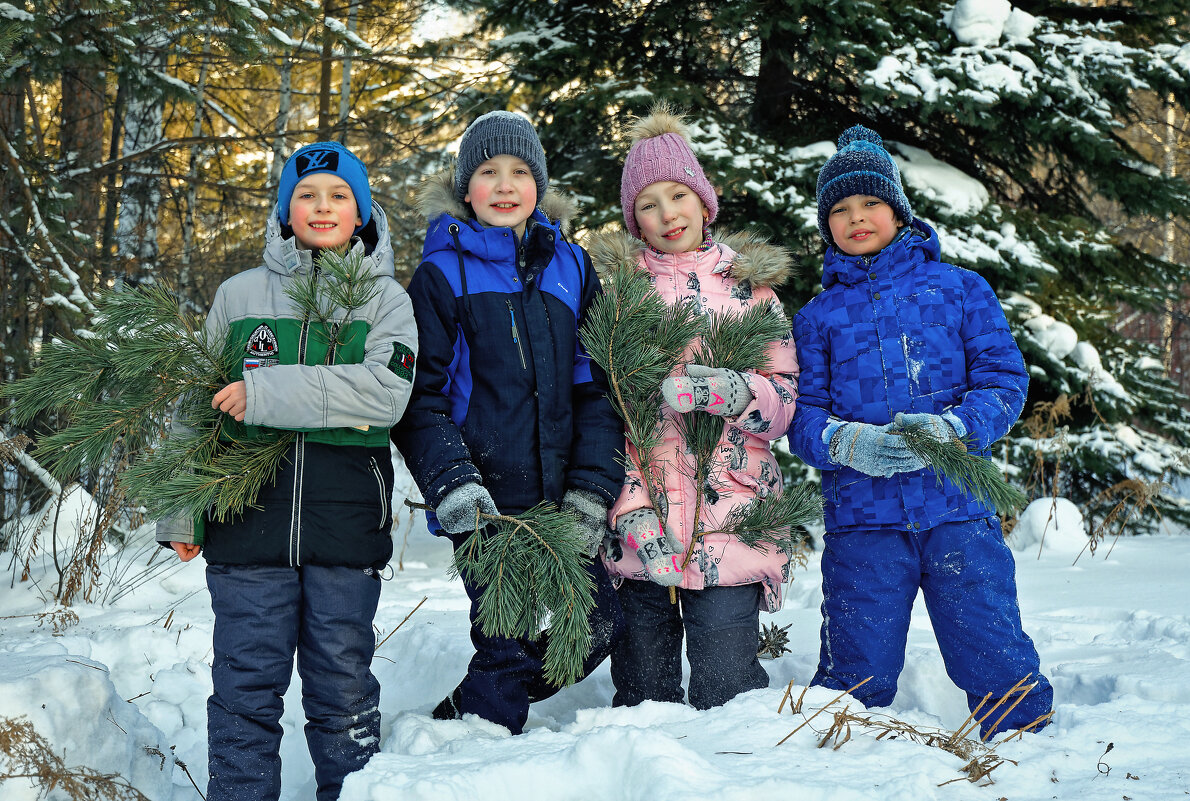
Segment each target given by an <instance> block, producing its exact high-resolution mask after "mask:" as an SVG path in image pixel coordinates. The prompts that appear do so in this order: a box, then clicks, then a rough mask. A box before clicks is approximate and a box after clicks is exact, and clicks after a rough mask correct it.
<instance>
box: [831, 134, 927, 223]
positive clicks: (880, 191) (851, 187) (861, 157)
mask: <svg viewBox="0 0 1190 801" xmlns="http://www.w3.org/2000/svg"><path fill="white" fill-rule="evenodd" d="M815 195H816V196H817V198H818V233H819V234H821V235H822V238H823V239H825V240H826V243H827V244H828V245H833V244H835V241H834V239H833V238H832V237H831V227H830V223H829V222H828V221H827V218H828V217H829V215H830V212H831V207H832V206H834V205H835V204H836V203H838V202H839V201H840V200H842V199H843V198H846V197H851V196H852V195H871V196H872V197H878V198H880V199H881V200H883V201H884V202H885V203H887V204H888V205H890V206H892V209H893V211H894V212H895V213H896V215H897V219H899V220H900V221H901V222H903V223H904V224H905V225H908V224H909V223H911V222H913V209H912V207H910V205H909V198H907V197H905V190H904V189H902V188H901V171H900V170H898V169H897V165H896V164H895V163H893V160H892V156H890V155H889V154H888V151H887V150H885V149H884V142H883V141H882V140H881V139H880V135H879V134H877V133H876V132H875V131H873V130H871V129H869V128H865V127H864V126H862V125H854V126H852V127H850V128H848V129H847V130H846V131H843V133H842V134H841V135H840V136H839V152H838V153H835V155H833V156H831V157H830V159H829V160H828V161H827V162H826V164H824V165H823V167H822V170H821V171H820V172H819V173H818V189H817V191H816V192H815Z"/></svg>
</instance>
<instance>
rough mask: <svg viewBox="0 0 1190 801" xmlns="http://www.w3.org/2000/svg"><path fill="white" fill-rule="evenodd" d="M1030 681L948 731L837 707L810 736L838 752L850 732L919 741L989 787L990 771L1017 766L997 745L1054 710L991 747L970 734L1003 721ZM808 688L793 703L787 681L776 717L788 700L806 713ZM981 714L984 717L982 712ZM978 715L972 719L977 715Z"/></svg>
mask: <svg viewBox="0 0 1190 801" xmlns="http://www.w3.org/2000/svg"><path fill="white" fill-rule="evenodd" d="M1030 678H1031V677H1030V676H1026V677H1025V678H1023V679H1021V680H1020V681H1018V682H1017V683H1016V684H1015V685H1014V686H1013V687H1012V689H1010V690H1009V691H1008V692H1006V693H1005V694H1004V695H1003V696H1002V697H1001V698H1000V699H999V700H997V701H996V702H995V703H994V704H992V705H991V706H990V707H988V708H987V709H986V710H985V709H984V705H985V704H987V702H988V701H989V700H990V699H991V695H990V694H989V695H987V696H984V698H983V700H982V701H980V703H979V705H978V706H977V707H976V708H975V710H974V711H973V712H972V713H971V714H970V715H968V716H967V719H966V720H965V721H963V723H962V725H961V726H959V727H958V728H957V729H955V730H954V731H953V732H952V731H947V730H946V729H936V728H931V727H925V726H914V725H913V724H910V723H905V722H904V721H901V720H897V719H896V718H894V717H892V716H890V715H884V714H880V713H877V712H864V713H855V712H852V711H851V707H850V705H847V706H844V707H843V708H842V709H836V710H834V711H833V712H831V713H830V715H831V716H830V721H831V722H830V725H829V726H827V727H826V728H825V729H822V730H819V729H816V728H814V727H813V726H810V728H811V729H813V731H814V733H815V734H817V735H818V736H819V740H818V747H819V748H825V747H826V746H827V745H831V747H832V749H833V750H838V749H839V748H841V747H843V744H844V743H846V742H847V741H848V740H850V739H851V737H852V734H853V733H855V734H875V735H876V739H877V740H883V739H885V738H889V739H896V738H898V737H900V738H901V739H905V740H909V741H910V742H914V743H918V744H920V745H928V746H930V747H932V748H939V749H941V750H943V751H946V752H947V753H948V754H953V755H955V756H957V757H958V758H959V759H962V760H964V764H963V766H962V767H961V768H959V771H960V772H961V773H963V774H965V776H964V777H961V778H966V780H967V781H969V782H973V783H976V784H979V783H981V782H982V784H983V785H984V786H986V785H989V784H992V783H993V782H992V778H991V772H992V771H993V770H995V769H996V768H998V767H999V766H1000V765H1002V764H1003V763H1005V762H1011V763H1012V764H1014V765H1015V764H1017V763H1016V762H1015V761H1014V760H1011V759H1006V758H1004V757H1001V756H1000V755H999V754H997V753H996V747H997V746H999V745H1000V744H1001V743H1006V742H1008V741H1009V740H1012V739H1014V738H1017V737H1020V736H1021V735H1022V734H1024V733H1025V732H1027V731H1032V730H1035V729H1037V728H1038V727H1040V726H1042V725H1044V724H1045V723H1046V722H1047V721H1048V720H1049V718H1050V716H1051V715H1052V714H1053V713H1052V712H1049V713H1046V714H1045V715H1043V716H1041V717H1039V718H1038V719H1037V720H1034V721H1033V722H1032V723H1029V724H1028V725H1026V726H1024V727H1022V728H1021V729H1019V730H1017V731H1013V732H1011V733H1009V734H1007V735H1006V736H1005V737H1003V738H1002V739H1001V740H999V741H998V742H996V743H992V744H989V743H987V742H986V741H985V740H983V739H971V738H970V737H969V736H968V735H971V734H974V733H976V732H977V731H978V729H979V726H980V724H981V723H982V722H983V721H985V720H987V719H988V718H990V717H992V716H993V715H996V714H997V713H998V716H997V717H996V718H995V722H996V723H999V722H1000V721H1002V720H1003V719H1004V717H1005V716H1006V715H1008V713H1009V712H1011V711H1012V710H1013V709H1014V708H1015V707H1016V705H1017V704H1019V703H1020V702H1021V700H1022V699H1023V698H1024V697H1025V695H1027V694H1028V692H1029V691H1030V690H1032V689H1033V688H1034V687H1035V686H1036V683H1026V682H1028V681H1029V679H1030ZM867 681H868V679H864V680H863V681H861V682H860V683H859V684H856V685H855V686H854V687H852V688H850V689H849V690H847V691H846V692H843V693H840V694H839V695H837V696H835V697H834V698H833V699H831V700H830V702H828V703H827V704H826V705H824V706H822V707H821V708H819V709H818V710H817V711H816V712H814V714H812V715H810V716H809V717H806V719H805V720H803V721H802V723H801V724H799V725H798V726H797V728H795V729H794V730H793V731H791V732H790V733H789V734H787V735H786V736H785V737H784V738H782V740H781V741H780V742H778V743H777V745H781V743H784V742H785V741H786V740H788V739H789V738H790V737H792V736H793V735H795V734H797V733H798V732H799V731H801V730H802V729H803V728H805V727H806V726H809V724H810V722H811V721H812V720H814V718H816V717H818V716H819V715H820V714H822V713H823V712H825V711H827V710H828V709H829V708H830V707H831V706H833V705H834V704H836V703H838V702H839V701H840V700H841V699H842V698H844V697H845V696H847V695H849V694H851V693H852V692H854V691H855V690H856V689H857V688H858V687H860V686H862V685H863V684H864V683H865V682H867ZM808 689H809V687H803V688H802V692H801V694H800V695H799V696H798V698H797V700H796V701H794V700H793V682H792V681H791V682H789V686H788V687H786V688H785V694H784V695H783V696H782V698H781V703H780V705H779V706H778V707H777V713H778V714H780V713H781V712H782V711H783V710H784V709H785V703H786V701H789V702H790V709H789V711H790V714H793V715H802V716H803V717H805V715H804V714H803V712H802V705H803V702H804V700H805V697H806V691H807V690H808ZM1005 705H1007V706H1005ZM981 713H982V714H981ZM977 715H978V716H979V717H976V716H977ZM955 781H960V779H950V780H948V781H945V782H941V783H940V784H939V785H938V786H939V787H941V786H943V785H946V784H950V783H951V782H955Z"/></svg>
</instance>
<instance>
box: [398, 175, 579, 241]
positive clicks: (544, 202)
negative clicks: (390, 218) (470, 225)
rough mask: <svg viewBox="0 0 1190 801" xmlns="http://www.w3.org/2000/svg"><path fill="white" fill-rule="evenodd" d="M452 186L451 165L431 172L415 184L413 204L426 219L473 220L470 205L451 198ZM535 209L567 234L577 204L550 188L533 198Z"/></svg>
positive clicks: (453, 184)
mask: <svg viewBox="0 0 1190 801" xmlns="http://www.w3.org/2000/svg"><path fill="white" fill-rule="evenodd" d="M454 186H455V170H454V167H451V168H450V169H446V170H443V171H442V172H439V173H437V174H435V175H431V176H429V177H427V178H426V179H425V180H424V181H422V183H421V186H419V187H418V189H417V195H416V197H415V199H414V203H413V205H414V207H415V208H416V209H417V211H418V213H419V214H421V215H422V216H423V217H425V218H426V220H433V219H435V218H436V217H438V216H440V215H442V214H446V215H449V216H451V217H453V218H455V219H456V220H459V221H460V222H463V221H466V220H470V219H473V218H474V215H473V214H472V212H471V207H470V206H469V205H468V204H466V203H463V202H462V201H460V200H459V199H458V198H456V197H455V190H454ZM536 211H539V212H541V213H542V214H543V215H545V218H546V219H547V220H548V221H549V222H550V223H552V224H555V225H558V226H559V228H560V229H561V231H562V233H563V234H567V235H569V234H570V222H571V220H573V219H574V215H575V214H576V213H577V212H578V207H577V206H576V205H575V203H574V201H573V200H571V199H570V198H568V197H566V196H565V195H562V194H561V193H559V192H555V191H554V190H553V189H550V190H548V191H547V192H546V193H545V197H543V198H538V199H537V209H536Z"/></svg>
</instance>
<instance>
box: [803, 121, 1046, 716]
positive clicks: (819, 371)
mask: <svg viewBox="0 0 1190 801" xmlns="http://www.w3.org/2000/svg"><path fill="white" fill-rule="evenodd" d="M817 200H818V230H819V233H820V234H821V235H822V238H823V239H824V240H826V243H827V246H828V247H827V252H826V257H825V261H824V267H823V276H822V285H823V291H822V292H821V293H820V294H819V295H818V296H817V297H815V298H814V299H813V300H811V301H810V302H809V303H807V304H806V306H805V307H804V308H803V309H802V310H801V312H799V313H798V315H797V316H796V318H795V319H794V324H793V333H794V338H795V341H796V343H797V355H798V363H799V364H800V365H801V368H802V372H801V377H800V379H799V382H798V390H799V404H798V408H797V413H796V414H795V416H794V420H793V425H792V427H791V428H790V431H789V434H790V441H791V445H792V448H793V450H794V451H795V452H796V453H797V454H798V455H799V456H800V457H801V458H802V459H803V460H805V461H806V463H808V464H810V465H812V466H814V467H817V468H818V469H819V470H821V471H822V494H823V499H824V501H825V503H824V509H825V516H826V532H827V533H826V535H825V537H824V550H823V554H822V592H823V602H822V615H823V623H822V632H821V637H822V641H821V651H820V655H819V664H818V671H817V673H816V674H815V676H814V679H813V681H812V684H814V685H821V686H824V687H829V688H831V689H837V690H847V689H850V688H852V687H854V686H855V685H857V684H859V683H860V682H861V681H863V680H864V679H869V680H868V681H867V682H866V683H865V684H864V685H863V686H861V687H859V688H858V689H857V690H855V692H854V695H855V697H856V698H857V699H858V700H859V701H861V702H862V703H863V704H865V705H866V706H869V707H879V706H888V705H889V704H890V703H892V700H893V698H894V696H895V695H896V691H897V677H898V676H899V675H900V672H901V669H902V668H903V666H904V662H905V643H906V637H907V635H908V630H909V619H910V612H911V610H912V607H913V602H914V599H915V598H916V596H917V593H918V590H919V589H920V590H921V592H922V594H923V596H924V599H925V604H926V610H927V611H928V612H929V615H930V620H931V622H932V624H933V628H934V634H935V636H936V638H937V640H938V647H939V649H940V650H941V652H942V658H943V661H944V662H945V664H946V671H947V673H948V675H949V676H950V677H951V679H952V680H953V681H954V682H955V684H957V685H958V686H959V688H961V689H962V690H964V691H965V692H966V693H967V701H968V704H969V706H970V708H972V709H975V708H976V707H977V706H978V705H979V703H980V702H981V701H982V700H983V698H984V696H985V695H987V694H990V695H991V699H990V700H989V702H988V703H987V704H985V705H984V710H985V711H986V710H987V709H988V708H990V706H991V705H992V704H993V703H994V702H995V701H997V700H999V699H1000V698H1001V697H1002V696H1003V695H1005V694H1006V693H1008V692H1009V691H1010V690H1011V689H1012V688H1013V686H1014V685H1016V684H1017V682H1018V681H1019V680H1020V679H1025V678H1026V677H1028V681H1026V682H1024V684H1023V685H1022V686H1021V688H1020V689H1018V691H1017V694H1021V693H1023V694H1024V698H1023V699H1021V700H1020V702H1019V703H1018V704H1017V705H1016V707H1015V709H1013V710H1012V711H1011V712H1010V713H1009V714H1008V715H1007V716H1006V717H1005V718H1004V719H1003V720H1002V721H999V723H997V721H998V719H999V717H1000V715H1001V713H1003V712H1004V710H1006V709H1008V707H1009V706H1011V705H1012V704H1013V702H1015V701H1017V700H1018V699H1017V698H1016V697H1012V698H1009V699H1008V700H1007V701H1006V702H1005V703H1004V704H1003V705H1002V706H1001V707H1000V709H998V710H997V711H996V712H995V713H993V714H992V715H990V716H988V717H987V718H985V720H984V722H983V724H982V731H983V734H984V735H985V736H986V737H991V736H992V735H994V734H995V733H996V732H998V731H1003V730H1009V729H1019V728H1022V727H1025V726H1028V725H1029V724H1030V723H1032V722H1033V721H1034V720H1036V719H1038V718H1039V717H1041V716H1043V715H1045V714H1046V713H1048V712H1049V711H1050V709H1051V706H1052V702H1053V689H1052V687H1051V686H1050V683H1049V681H1048V680H1047V679H1046V678H1045V676H1043V675H1041V673H1040V670H1039V668H1040V661H1039V658H1038V655H1037V650H1036V648H1035V647H1034V645H1033V642H1032V641H1031V640H1030V639H1029V637H1028V636H1027V635H1026V634H1025V633H1024V631H1023V630H1022V628H1021V620H1020V610H1019V607H1018V605H1017V592H1016V579H1015V564H1014V562H1013V558H1012V553H1011V551H1010V550H1009V549H1008V547H1007V546H1006V545H1005V543H1004V539H1003V535H1002V532H1001V529H1000V521H999V519H998V518H997V517H996V515H995V512H994V511H993V510H992V509H991V508H990V507H989V506H987V505H986V504H984V503H982V502H980V501H978V500H976V499H975V498H974V497H973V496H971V495H970V494H968V493H966V492H964V491H963V490H962V489H961V488H959V487H958V486H956V485H954V484H952V483H951V482H949V481H947V480H946V479H942V480H941V483H939V477H938V476H937V475H936V474H935V473H934V471H933V470H930V469H927V468H926V467H925V465H924V463H923V462H922V461H921V460H920V459H918V458H917V457H916V456H915V455H914V454H913V453H912V452H911V451H910V450H909V449H908V447H907V446H906V445H905V444H904V438H903V437H901V436H899V435H898V433H897V429H898V428H899V427H900V426H903V425H909V424H924V425H925V426H926V428H927V430H928V431H929V432H930V433H931V434H932V435H933V436H935V437H936V438H937V439H939V440H950V439H952V438H954V437H958V438H959V439H961V440H963V441H965V442H966V443H967V446H968V448H969V449H970V450H971V451H973V452H976V453H980V454H983V455H986V454H987V452H988V449H989V448H990V446H991V445H992V444H993V443H994V442H996V441H997V440H999V439H1000V438H1001V437H1003V436H1004V435H1005V434H1007V433H1008V430H1009V429H1010V428H1011V427H1012V424H1013V423H1014V422H1015V421H1016V419H1017V417H1018V416H1019V415H1020V412H1021V409H1022V407H1023V406H1024V402H1025V391H1026V389H1027V387H1028V377H1027V374H1026V372H1025V364H1024V360H1023V359H1022V357H1021V353H1020V350H1019V349H1018V348H1017V346H1016V343H1015V342H1014V341H1013V338H1012V334H1011V332H1010V331H1009V328H1008V322H1007V320H1006V319H1005V317H1004V312H1003V310H1002V309H1001V307H1000V303H999V300H998V299H997V298H996V296H995V294H994V293H993V292H992V290H991V287H989V286H988V284H987V282H986V281H984V279H983V278H981V277H980V276H979V275H977V274H975V273H973V272H971V271H969V270H964V269H961V268H958V267H955V266H953V265H950V264H946V263H945V262H942V261H940V248H939V244H938V236H937V234H936V233H935V232H934V230H933V229H932V228H930V226H928V225H926V224H925V223H924V222H922V221H921V220H916V219H914V217H913V211H912V209H911V208H910V205H909V200H908V198H906V196H905V193H904V191H903V189H902V187H901V177H900V172H899V171H898V170H897V167H896V165H895V164H894V163H893V161H892V158H891V157H890V156H889V154H888V152H887V151H886V150H885V149H884V147H883V143H882V142H881V139H880V137H879V136H878V135H877V134H876V133H874V132H873V131H870V130H868V129H867V128H864V127H863V126H858V125H857V126H855V127H853V128H850V129H848V130H847V131H844V132H843V135H842V136H840V137H839V150H838V152H837V153H836V154H835V155H834V156H833V157H831V159H830V160H829V161H827V163H826V165H825V166H824V167H823V168H822V171H821V172H820V173H819V175H818V189H817ZM869 677H870V678H869ZM982 714H983V713H982V712H981V713H980V716H982ZM977 717H978V716H977Z"/></svg>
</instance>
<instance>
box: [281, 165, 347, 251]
mask: <svg viewBox="0 0 1190 801" xmlns="http://www.w3.org/2000/svg"><path fill="white" fill-rule="evenodd" d="M362 224H363V223H362V221H361V220H360V216H359V208H358V207H357V206H356V204H355V195H353V194H352V193H351V187H349V186H348V185H347V182H346V181H344V180H343V179H342V178H340V177H339V176H337V175H335V174H334V173H329V172H316V173H314V174H313V175H307V176H306V177H305V178H302V180H301V181H299V182H298V185H297V186H295V187H294V188H293V196H292V197H291V198H290V200H289V225H290V227H291V228H293V235H294V236H296V237H297V238H298V240H299V241H300V242H301V243H302V244H303V245H305V246H306V247H308V248H322V249H326V248H337V247H340V246H341V245H345V244H347V243H348V242H349V241H351V236H352V234H354V233H355V229H356V228H357V227H359V226H360V225H362Z"/></svg>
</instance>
